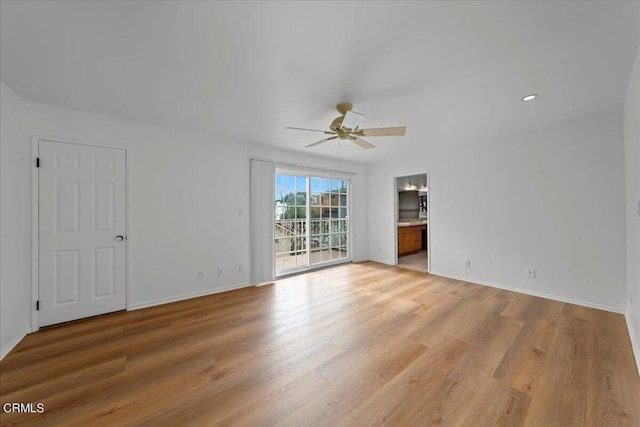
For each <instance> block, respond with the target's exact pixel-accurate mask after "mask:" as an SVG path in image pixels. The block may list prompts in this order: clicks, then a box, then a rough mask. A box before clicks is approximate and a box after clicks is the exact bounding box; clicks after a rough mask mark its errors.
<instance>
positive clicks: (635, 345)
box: [624, 313, 640, 375]
mask: <svg viewBox="0 0 640 427" xmlns="http://www.w3.org/2000/svg"><path fill="white" fill-rule="evenodd" d="M624 318H625V319H626V320H627V331H629V339H630V340H631V348H632V349H633V355H634V357H635V359H636V368H637V369H638V375H640V343H639V342H637V341H636V337H637V335H636V333H635V332H636V331H635V329H634V328H633V322H632V321H631V316H629V313H627V314H625V316H624Z"/></svg>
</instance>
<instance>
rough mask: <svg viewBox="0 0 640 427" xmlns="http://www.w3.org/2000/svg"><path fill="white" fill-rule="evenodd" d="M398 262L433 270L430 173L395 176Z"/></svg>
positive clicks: (396, 253) (415, 267)
mask: <svg viewBox="0 0 640 427" xmlns="http://www.w3.org/2000/svg"><path fill="white" fill-rule="evenodd" d="M394 193H395V194H394V195H395V205H394V209H395V215H394V218H395V224H394V227H395V231H396V232H395V237H396V239H395V240H396V252H395V255H396V265H397V266H398V267H403V268H408V269H411V270H416V271H421V272H425V273H428V272H429V261H430V257H429V249H430V244H429V173H428V172H423V173H416V174H412V175H404V176H398V177H395V178H394Z"/></svg>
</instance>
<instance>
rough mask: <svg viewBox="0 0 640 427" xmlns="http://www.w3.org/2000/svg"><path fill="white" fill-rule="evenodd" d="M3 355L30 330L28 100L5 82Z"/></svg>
mask: <svg viewBox="0 0 640 427" xmlns="http://www.w3.org/2000/svg"><path fill="white" fill-rule="evenodd" d="M0 111H1V112H2V114H0V317H1V318H0V349H1V353H0V359H2V358H3V357H4V356H5V355H6V353H8V352H9V350H10V349H11V348H13V346H14V345H15V344H17V343H18V342H19V341H20V340H21V339H22V337H23V336H24V335H25V334H26V333H27V332H29V331H30V330H31V310H30V308H31V261H30V259H31V209H30V208H29V207H30V206H31V145H30V142H29V140H28V138H27V133H26V130H25V126H24V125H25V123H24V122H25V103H24V101H22V99H20V97H18V96H17V95H16V94H15V93H14V92H13V91H12V90H11V89H10V88H9V87H7V86H6V85H5V84H4V83H3V82H0Z"/></svg>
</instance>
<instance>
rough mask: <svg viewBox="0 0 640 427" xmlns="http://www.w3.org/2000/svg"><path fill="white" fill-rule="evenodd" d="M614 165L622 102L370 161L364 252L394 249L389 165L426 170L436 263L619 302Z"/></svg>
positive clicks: (469, 274)
mask: <svg viewBox="0 0 640 427" xmlns="http://www.w3.org/2000/svg"><path fill="white" fill-rule="evenodd" d="M623 165H624V160H623V135H622V115H621V114H612V115H606V116H601V117H596V118H591V119H589V120H583V121H579V122H574V123H567V124H564V125H559V126H555V127H549V128H544V129H540V130H536V131H530V132H527V133H523V134H516V135H504V136H500V137H497V138H495V139H493V140H492V141H482V142H481V141H469V142H468V143H467V144H464V145H455V146H453V145H450V146H447V145H446V144H445V143H443V144H440V145H432V146H427V147H426V148H425V149H424V150H423V151H422V152H412V153H408V154H407V155H405V156H402V157H401V158H400V159H397V160H395V161H392V162H387V163H384V164H376V165H372V166H371V167H370V168H369V212H370V216H369V244H370V247H369V255H370V258H371V259H374V260H377V261H380V262H384V263H388V264H392V263H393V260H394V252H395V251H396V248H395V247H394V234H395V233H396V230H395V223H394V210H393V206H394V203H393V197H394V195H395V188H394V179H393V177H394V176H402V175H407V174H410V173H414V172H415V171H421V170H425V171H429V174H430V177H429V181H430V187H429V192H430V206H429V211H430V221H431V225H430V233H431V241H430V243H431V247H430V253H429V256H430V257H431V271H432V272H433V273H434V274H441V275H446V276H450V277H457V278H462V279H465V280H469V281H472V282H476V283H484V284H490V285H496V286H500V287H504V288H511V289H514V290H519V291H522V292H525V293H532V294H537V295H541V296H544V295H547V296H551V297H553V298H557V299H562V300H567V301H574V302H578V303H582V304H586V305H591V306H595V307H602V308H607V309H610V310H615V311H623V310H624V307H625V249H624V241H625V236H624V232H625V231H624V172H623ZM465 259H469V260H471V267H470V268H466V267H465V266H464V260H465ZM528 267H533V268H535V269H536V274H537V277H536V278H535V279H530V278H528V277H527V274H526V271H527V268H528Z"/></svg>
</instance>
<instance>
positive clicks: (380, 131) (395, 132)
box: [360, 126, 407, 136]
mask: <svg viewBox="0 0 640 427" xmlns="http://www.w3.org/2000/svg"><path fill="white" fill-rule="evenodd" d="M360 132H362V136H404V134H405V133H406V132H407V128H406V127H405V126H399V127H393V128H373V129H360Z"/></svg>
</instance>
